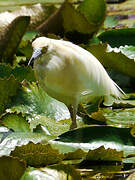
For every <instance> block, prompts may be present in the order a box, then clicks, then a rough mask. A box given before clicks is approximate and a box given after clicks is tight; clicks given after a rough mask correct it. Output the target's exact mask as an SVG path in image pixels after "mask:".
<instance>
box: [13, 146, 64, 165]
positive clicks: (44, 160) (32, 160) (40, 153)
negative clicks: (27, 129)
mask: <svg viewBox="0 0 135 180" xmlns="http://www.w3.org/2000/svg"><path fill="white" fill-rule="evenodd" d="M11 155H12V156H14V157H19V158H20V159H23V160H25V161H26V162H27V165H30V166H34V167H40V166H45V165H48V164H55V163H58V162H60V161H62V160H63V158H64V155H63V154H60V153H59V152H58V150H55V149H53V148H52V147H51V146H50V145H49V144H46V145H43V144H39V143H38V144H34V143H29V144H27V145H23V146H21V147H16V148H15V150H14V151H12V152H11Z"/></svg>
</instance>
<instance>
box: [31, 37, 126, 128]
mask: <svg viewBox="0 0 135 180" xmlns="http://www.w3.org/2000/svg"><path fill="white" fill-rule="evenodd" d="M32 46H33V49H34V51H33V55H32V57H31V59H30V61H29V63H28V64H30V63H31V61H33V60H35V61H34V70H35V74H36V78H37V80H38V82H39V84H40V86H41V87H42V88H43V89H44V90H45V91H46V92H47V94H48V95H50V96H51V97H53V98H55V99H57V100H59V101H61V102H63V103H64V104H65V105H66V106H67V107H68V109H69V112H70V115H71V119H72V123H71V126H70V129H74V128H76V127H77V123H76V113H77V108H78V104H79V103H87V102H93V101H94V100H95V99H97V98H101V97H102V98H103V99H104V104H107V103H108V102H109V98H110V97H112V96H113V97H115V98H120V97H121V96H122V94H124V92H123V91H122V90H121V89H120V87H119V86H118V85H117V84H116V83H115V82H114V81H113V80H112V79H111V78H110V77H109V75H108V74H107V72H106V71H105V69H104V67H103V66H102V65H101V63H100V62H99V61H98V60H97V58H96V57H95V56H93V55H92V54H91V53H90V52H88V51H86V50H85V49H83V48H81V47H80V46H78V45H75V44H73V43H71V42H68V41H64V40H55V39H50V38H46V37H39V38H37V39H35V40H34V41H33V43H32Z"/></svg>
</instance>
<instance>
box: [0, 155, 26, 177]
mask: <svg viewBox="0 0 135 180" xmlns="http://www.w3.org/2000/svg"><path fill="white" fill-rule="evenodd" d="M25 169H26V165H25V162H24V161H20V160H19V159H18V158H14V157H7V156H3V157H0V179H1V180H4V179H5V180H6V179H13V180H18V179H20V178H21V177H22V175H23V174H24V172H25Z"/></svg>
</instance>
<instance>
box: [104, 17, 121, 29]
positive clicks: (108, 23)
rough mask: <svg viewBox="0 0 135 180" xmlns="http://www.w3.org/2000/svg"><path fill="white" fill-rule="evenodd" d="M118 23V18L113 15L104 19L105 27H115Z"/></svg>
mask: <svg viewBox="0 0 135 180" xmlns="http://www.w3.org/2000/svg"><path fill="white" fill-rule="evenodd" d="M117 24H118V20H117V18H116V17H113V16H106V18H105V21H104V27H105V28H111V27H115V26H116V25H117Z"/></svg>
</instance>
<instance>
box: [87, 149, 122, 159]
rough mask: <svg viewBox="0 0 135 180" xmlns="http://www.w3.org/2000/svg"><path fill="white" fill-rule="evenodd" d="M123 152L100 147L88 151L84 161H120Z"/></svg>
mask: <svg viewBox="0 0 135 180" xmlns="http://www.w3.org/2000/svg"><path fill="white" fill-rule="evenodd" d="M122 158H123V152H122V151H121V152H117V151H116V150H115V149H110V148H108V149H105V148H104V146H101V147H100V148H98V149H95V150H90V151H89V152H88V154H87V156H86V159H85V160H88V161H122Z"/></svg>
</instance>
